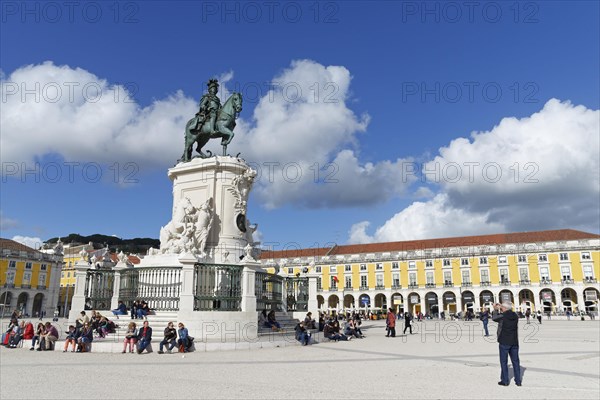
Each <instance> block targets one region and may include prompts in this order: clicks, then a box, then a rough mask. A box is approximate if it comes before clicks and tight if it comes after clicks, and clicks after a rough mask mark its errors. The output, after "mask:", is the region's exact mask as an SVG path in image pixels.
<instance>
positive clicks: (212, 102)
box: [196, 79, 221, 133]
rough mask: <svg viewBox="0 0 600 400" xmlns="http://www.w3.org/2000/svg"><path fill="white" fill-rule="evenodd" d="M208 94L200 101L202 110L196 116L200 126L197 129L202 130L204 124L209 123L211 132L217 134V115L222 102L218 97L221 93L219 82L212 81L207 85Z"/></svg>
mask: <svg viewBox="0 0 600 400" xmlns="http://www.w3.org/2000/svg"><path fill="white" fill-rule="evenodd" d="M207 86H208V93H206V94H205V95H203V96H202V99H200V110H199V111H198V113H197V114H196V115H197V116H198V125H197V128H196V129H200V128H201V127H202V125H203V124H205V123H207V124H208V126H209V127H210V131H211V132H213V133H214V132H216V130H217V129H216V127H215V123H216V122H217V113H218V112H219V110H220V109H221V100H220V99H219V98H218V97H217V92H218V91H219V81H217V80H216V79H211V80H209V81H208V83H207Z"/></svg>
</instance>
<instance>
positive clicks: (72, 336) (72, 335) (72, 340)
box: [63, 325, 77, 353]
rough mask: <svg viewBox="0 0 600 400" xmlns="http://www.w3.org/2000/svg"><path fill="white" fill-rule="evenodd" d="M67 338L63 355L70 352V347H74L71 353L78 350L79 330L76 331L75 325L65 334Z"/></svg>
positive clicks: (70, 326)
mask: <svg viewBox="0 0 600 400" xmlns="http://www.w3.org/2000/svg"><path fill="white" fill-rule="evenodd" d="M65 333H66V334H67V337H66V338H65V347H64V348H63V353H66V352H67V351H68V350H69V345H71V346H72V347H73V350H71V352H73V353H74V352H75V349H76V348H77V338H76V336H77V330H76V329H75V325H69V330H68V331H67V332H65Z"/></svg>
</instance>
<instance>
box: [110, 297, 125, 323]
mask: <svg viewBox="0 0 600 400" xmlns="http://www.w3.org/2000/svg"><path fill="white" fill-rule="evenodd" d="M112 313H113V315H114V316H115V317H117V319H119V315H127V306H125V303H123V302H122V301H121V300H119V305H118V306H117V308H116V309H115V310H112Z"/></svg>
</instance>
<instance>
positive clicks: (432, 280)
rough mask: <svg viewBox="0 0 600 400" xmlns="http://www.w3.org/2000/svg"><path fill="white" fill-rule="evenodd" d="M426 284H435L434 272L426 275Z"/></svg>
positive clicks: (428, 272)
mask: <svg viewBox="0 0 600 400" xmlns="http://www.w3.org/2000/svg"><path fill="white" fill-rule="evenodd" d="M430 278H431V279H430ZM425 283H427V284H428V285H433V284H435V276H434V275H433V271H427V272H426V273H425Z"/></svg>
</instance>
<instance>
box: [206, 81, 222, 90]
mask: <svg viewBox="0 0 600 400" xmlns="http://www.w3.org/2000/svg"><path fill="white" fill-rule="evenodd" d="M206 86H208V88H209V89H210V88H211V87H214V88H216V89H218V88H219V81H218V80H216V79H211V80H209V81H208V83H207V84H206Z"/></svg>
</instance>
